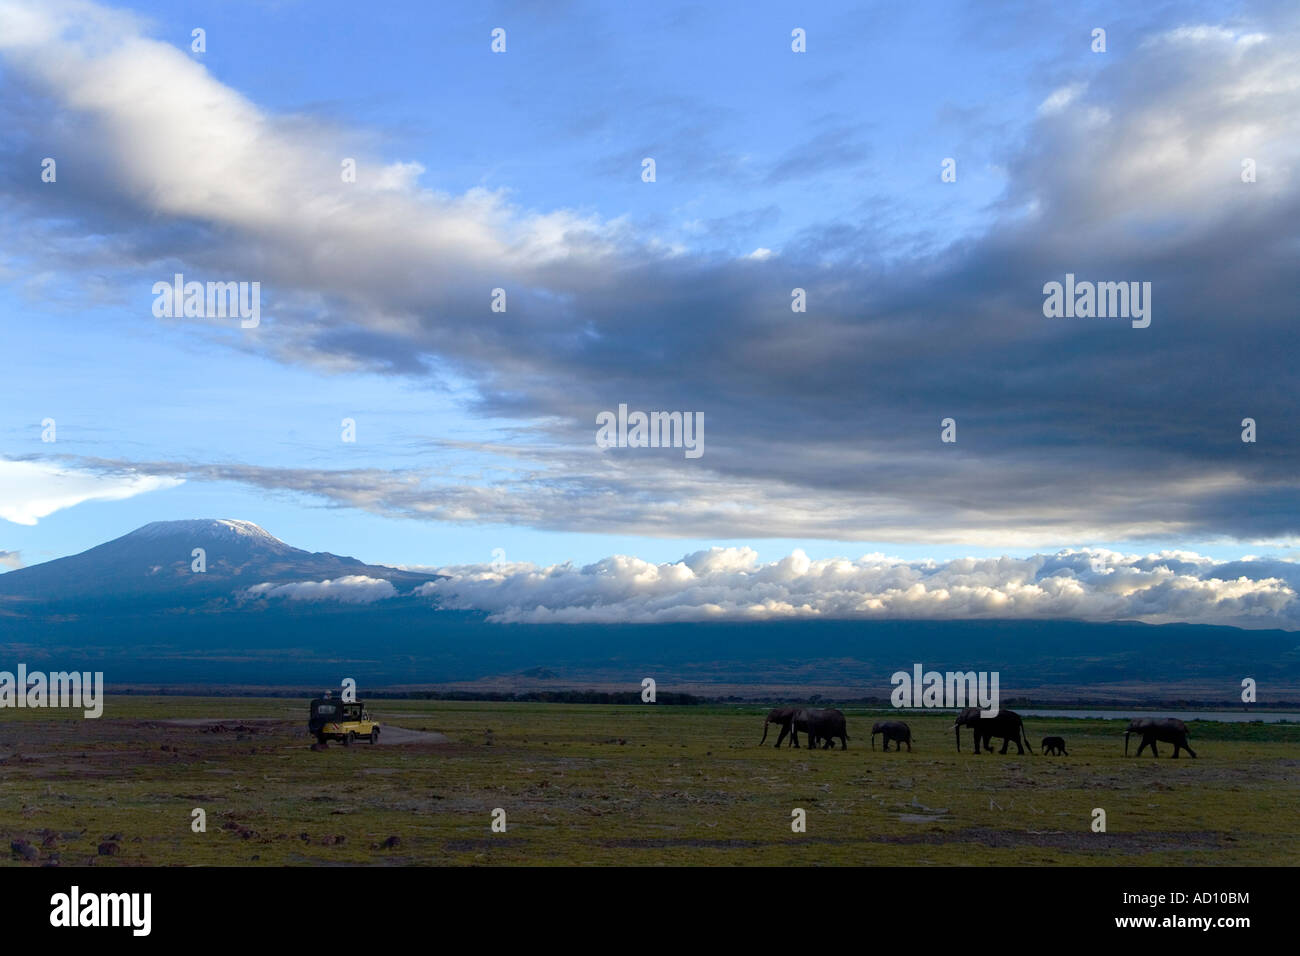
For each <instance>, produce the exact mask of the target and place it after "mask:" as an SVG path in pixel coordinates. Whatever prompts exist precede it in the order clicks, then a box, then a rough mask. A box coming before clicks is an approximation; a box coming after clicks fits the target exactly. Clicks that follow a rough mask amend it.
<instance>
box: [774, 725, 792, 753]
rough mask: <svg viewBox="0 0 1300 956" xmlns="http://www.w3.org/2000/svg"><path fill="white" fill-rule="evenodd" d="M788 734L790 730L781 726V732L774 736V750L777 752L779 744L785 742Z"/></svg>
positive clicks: (779, 747)
mask: <svg viewBox="0 0 1300 956" xmlns="http://www.w3.org/2000/svg"><path fill="white" fill-rule="evenodd" d="M789 733H790V728H789V727H784V726H783V727H782V728H781V732H780V733H779V734H777V735H776V748H777V749H778V750H780V749H781V744H782V743H784V742H785V738H786V737H787V736H788V735H789Z"/></svg>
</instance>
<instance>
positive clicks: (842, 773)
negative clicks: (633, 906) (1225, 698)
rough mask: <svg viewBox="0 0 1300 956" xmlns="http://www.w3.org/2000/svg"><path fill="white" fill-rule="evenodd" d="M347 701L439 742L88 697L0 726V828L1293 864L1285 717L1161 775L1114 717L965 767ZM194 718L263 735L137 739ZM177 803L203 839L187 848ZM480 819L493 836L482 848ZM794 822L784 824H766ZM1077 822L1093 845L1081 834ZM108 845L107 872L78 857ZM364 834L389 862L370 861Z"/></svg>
mask: <svg viewBox="0 0 1300 956" xmlns="http://www.w3.org/2000/svg"><path fill="white" fill-rule="evenodd" d="M371 709H372V711H373V712H374V713H375V714H376V716H378V717H379V718H380V719H381V720H382V721H383V722H384V723H386V724H389V725H392V726H397V727H404V728H408V729H412V730H427V731H436V732H439V733H443V734H445V735H447V736H448V737H449V738H450V739H451V742H450V743H448V744H443V745H429V744H415V745H405V746H391V745H381V746H380V747H377V748H371V747H370V746H369V745H366V744H358V745H356V746H354V747H351V748H344V747H342V746H339V745H333V746H331V747H330V748H329V750H328V751H326V752H323V753H322V752H313V751H312V750H310V748H309V744H310V742H311V741H310V739H309V738H308V737H307V736H306V733H305V721H306V701H305V700H303V701H293V700H286V699H249V698H194V697H137V696H124V697H113V698H110V699H109V700H108V703H107V706H106V708H105V716H104V717H103V718H101V719H99V720H83V719H81V718H80V717H79V716H73V715H72V713H71V712H65V711H50V710H38V711H26V710H23V711H19V710H7V711H5V714H4V719H3V722H0V754H4V755H7V759H6V760H5V761H4V765H3V767H2V768H0V771H2V772H3V778H2V779H3V785H2V786H0V835H3V837H4V839H6V840H7V841H8V840H15V839H26V840H29V841H30V842H32V843H33V844H35V845H37V846H38V847H41V844H42V840H43V838H44V837H45V836H46V835H50V834H52V835H53V837H54V839H53V845H51V846H50V847H42V849H41V854H42V858H48V856H49V855H50V854H51V853H57V854H58V857H59V860H60V863H61V864H62V865H70V864H74V865H84V864H86V863H87V862H89V861H92V860H93V861H94V864H95V865H97V866H105V865H124V864H126V865H129V864H164V865H173V864H186V865H194V864H199V865H248V864H250V863H252V864H263V865H273V864H293V865H322V864H331V863H370V864H389V865H393V864H397V865H403V864H405V865H411V864H419V865H466V864H474V865H482V864H523V865H542V864H557V863H562V864H601V865H605V864H626V865H653V864H714V865H718V864H721V865H729V864H730V865H756V864H769V865H775V864H856V865H862V864H871V865H890V864H913V865H921V864H938V865H954V864H955V865H988V864H1018V865H1131V864H1148V865H1164V866H1176V865H1204V864H1248V865H1249V864H1295V863H1297V862H1300V836H1298V835H1297V833H1296V830H1297V827H1296V820H1297V818H1298V816H1300V814H1298V811H1300V783H1298V782H1297V780H1298V779H1300V773H1298V771H1300V725H1295V724H1290V725H1279V724H1217V723H1206V722H1196V723H1193V724H1191V725H1190V727H1191V732H1192V745H1193V746H1194V747H1196V749H1197V752H1198V754H1199V755H1200V759H1198V760H1191V759H1188V758H1187V757H1186V756H1184V757H1183V758H1182V759H1179V760H1176V761H1175V760H1170V759H1167V757H1168V754H1169V753H1170V752H1171V751H1170V748H1168V747H1167V746H1165V747H1163V748H1162V751H1161V752H1162V757H1161V758H1160V759H1159V760H1153V759H1152V758H1151V757H1150V755H1149V754H1146V755H1144V756H1143V757H1142V758H1141V759H1136V758H1132V757H1130V758H1128V759H1125V757H1124V756H1123V737H1122V735H1121V734H1122V730H1123V727H1124V722H1123V721H1107V720H1093V719H1087V720H1065V719H1038V718H1029V719H1028V720H1027V722H1026V724H1027V728H1028V731H1029V735H1030V740H1031V742H1032V745H1033V747H1034V749H1035V750H1037V749H1038V747H1039V741H1040V740H1041V739H1042V737H1044V736H1047V735H1051V734H1056V735H1060V736H1063V737H1065V738H1066V745H1067V747H1068V749H1069V751H1070V756H1069V757H1060V758H1054V757H1043V756H1041V755H1035V756H1030V755H1027V754H1026V755H1025V756H1023V757H1017V756H1015V753H1014V747H1013V748H1012V751H1011V753H1009V754H1007V755H1006V756H1001V755H998V754H996V753H994V754H989V755H983V754H981V755H979V756H976V755H975V754H973V753H972V752H971V743H970V736H969V734H967V735H966V736H965V737H964V738H963V742H962V747H963V752H962V753H960V754H958V753H956V752H955V749H954V743H953V737H952V735H951V734H950V733H947V732H946V728H947V727H948V726H950V723H951V716H950V715H935V716H924V717H915V716H910V715H909V716H908V718H907V719H908V721H909V723H911V725H912V728H913V732H914V735H915V738H916V743H915V745H914V746H915V752H913V753H911V754H909V753H907V752H906V750H904V752H903V753H901V754H900V753H893V752H890V753H888V754H886V753H883V752H881V751H880V750H879V749H877V750H876V751H875V752H874V753H873V752H872V750H871V748H870V739H869V731H870V726H871V723H872V721H873V719H875V716H876V715H873V714H871V713H867V712H854V711H848V715H849V733H850V734H851V736H852V739H851V741H850V749H849V750H848V751H839V750H835V751H818V752H816V753H810V752H809V751H808V750H806V749H800V750H791V749H789V748H783V749H781V750H779V751H778V750H775V749H773V748H772V747H771V746H770V744H771V743H772V742H773V740H774V738H775V733H776V731H775V729H773V730H772V732H771V734H769V738H768V744H769V746H766V747H762V748H760V747H758V746H757V744H758V739H759V737H760V735H761V733H762V714H763V713H764V712H765V708H764V709H759V708H735V707H722V706H710V707H689V708H687V707H665V706H660V705H644V706H623V707H618V706H594V705H564V704H504V703H477V702H474V703H461V702H455V703H452V702H431V701H415V700H393V701H375V702H373V704H372V705H371ZM879 716H881V717H896V716H897V715H895V714H883V713H881V714H879ZM201 717H219V718H221V719H222V720H223V721H225V723H226V724H227V725H231V726H233V725H235V724H237V723H238V722H239V721H240V720H241V719H248V718H282V719H283V720H284V723H276V724H252V725H250V726H251V727H252V728H253V732H246V733H243V734H240V733H237V732H235V731H227V732H222V733H212V732H205V731H204V729H203V728H200V727H193V726H178V725H172V724H160V723H157V721H160V720H166V719H177V718H181V719H183V718H201ZM877 746H878V747H879V744H877ZM1133 747H1134V748H1136V741H1134V743H1133ZM195 807H202V808H203V809H204V810H205V811H206V813H207V826H208V829H207V832H206V833H194V832H192V831H191V828H190V821H191V816H190V811H191V810H192V809H193V808H195ZM496 807H501V808H503V809H505V811H506V815H507V824H508V829H507V832H505V833H493V832H491V828H490V823H491V813H492V810H493V809H494V808H496ZM796 807H798V808H802V809H804V810H805V811H806V813H807V832H806V833H802V834H798V833H793V832H791V827H790V822H791V811H792V809H794V808H796ZM1095 807H1100V808H1102V809H1104V810H1105V811H1106V815H1107V832H1106V833H1094V832H1092V831H1091V829H1090V824H1091V822H1092V811H1093V808H1095ZM940 810H942V811H946V812H942V813H941V812H937V811H940ZM223 825H229V827H228V828H224V829H223ZM304 834H305V835H306V839H303V835H304ZM114 836H118V837H120V839H117V840H115V841H113V842H116V843H117V844H118V846H119V848H120V849H119V852H118V853H117V855H114V856H98V855H97V852H96V849H97V847H98V845H99V844H100V843H101V842H103V841H105V840H106V839H107V838H109V837H114ZM390 836H397V837H399V838H400V841H401V843H400V846H398V847H396V848H393V849H383V848H380V847H379V846H378V845H379V844H382V843H383V841H384V840H386V839H387V838H388V837H390ZM337 837H342V838H343V839H342V840H341V841H339V840H337V839H336V838H337ZM6 856H7V855H6ZM9 862H11V864H12V865H30V864H20V863H16V862H13V861H9Z"/></svg>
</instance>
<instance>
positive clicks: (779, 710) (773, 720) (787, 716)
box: [758, 707, 799, 747]
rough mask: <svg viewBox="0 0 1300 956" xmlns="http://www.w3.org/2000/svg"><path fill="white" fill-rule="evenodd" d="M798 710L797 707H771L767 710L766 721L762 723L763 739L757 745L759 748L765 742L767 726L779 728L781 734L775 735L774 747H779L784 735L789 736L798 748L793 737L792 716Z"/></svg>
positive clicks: (797, 743)
mask: <svg viewBox="0 0 1300 956" xmlns="http://www.w3.org/2000/svg"><path fill="white" fill-rule="evenodd" d="M798 709H799V708H797V707H773V708H772V709H771V710H769V711H768V712H767V719H766V720H765V721H763V739H762V740H760V741H759V742H758V745H759V746H760V747H761V746H763V744H764V743H766V742H767V725H768V724H778V725H780V727H781V732H780V733H779V734H777V735H776V746H778V747H780V746H781V743H782V741H784V740H785V738H786V735H787V734H789V735H790V739H791V741H793V742H794V745H795V746H796V747H798V746H799V742H798V741H797V740H795V736H794V715H795V712H796V711H797V710H798Z"/></svg>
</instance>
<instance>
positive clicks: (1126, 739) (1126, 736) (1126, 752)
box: [1124, 730, 1129, 757]
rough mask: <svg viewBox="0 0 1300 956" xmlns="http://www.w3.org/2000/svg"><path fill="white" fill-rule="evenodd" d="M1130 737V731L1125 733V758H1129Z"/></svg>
mask: <svg viewBox="0 0 1300 956" xmlns="http://www.w3.org/2000/svg"><path fill="white" fill-rule="evenodd" d="M1128 735H1129V731H1127V730H1126V731H1124V756H1125V757H1127V756H1128Z"/></svg>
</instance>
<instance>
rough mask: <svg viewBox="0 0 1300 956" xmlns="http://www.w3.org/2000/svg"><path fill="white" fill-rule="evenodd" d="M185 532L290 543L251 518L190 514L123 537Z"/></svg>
mask: <svg viewBox="0 0 1300 956" xmlns="http://www.w3.org/2000/svg"><path fill="white" fill-rule="evenodd" d="M181 536H191V537H203V538H212V537H218V538H227V539H231V540H238V539H246V540H248V541H249V542H250V543H252V542H253V541H260V542H262V543H264V544H276V545H280V546H282V547H288V545H286V544H285V543H284V542H283V541H281V540H280V539H279V538H277V537H276V536H275V535H273V534H271V533H270V532H269V531H267V530H266V529H264V528H262V527H261V526H260V525H256V524H254V523H253V522H251V521H241V520H240V519H238V518H190V519H188V520H183V521H151V522H149V523H148V524H147V525H143V526H142V527H139V528H136V529H135V530H134V531H132V532H131V533H130V534H127V535H124V536H123V537H126V538H134V539H136V540H147V539H154V538H172V537H181Z"/></svg>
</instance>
